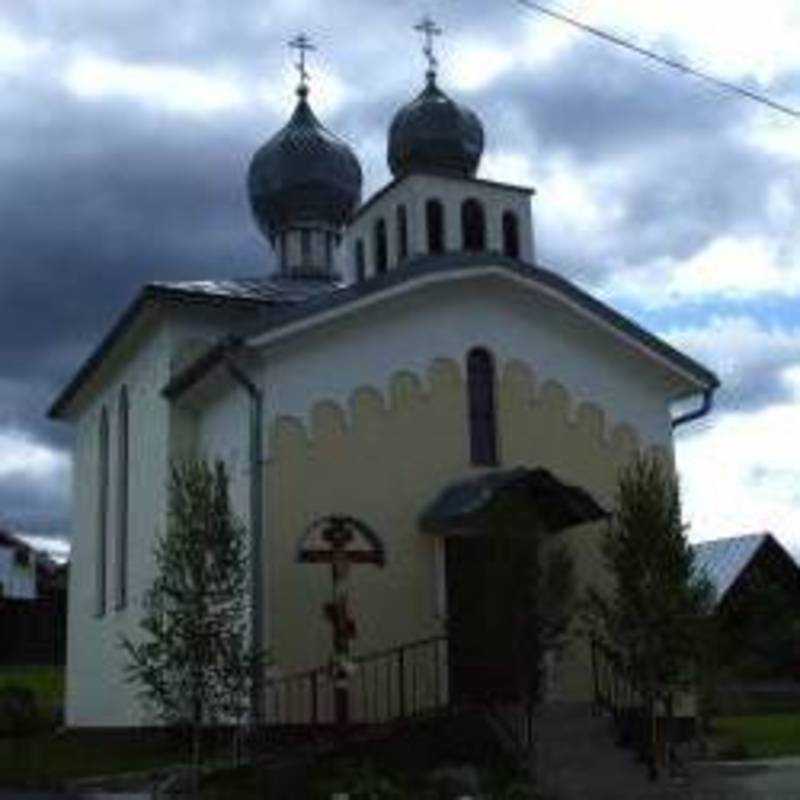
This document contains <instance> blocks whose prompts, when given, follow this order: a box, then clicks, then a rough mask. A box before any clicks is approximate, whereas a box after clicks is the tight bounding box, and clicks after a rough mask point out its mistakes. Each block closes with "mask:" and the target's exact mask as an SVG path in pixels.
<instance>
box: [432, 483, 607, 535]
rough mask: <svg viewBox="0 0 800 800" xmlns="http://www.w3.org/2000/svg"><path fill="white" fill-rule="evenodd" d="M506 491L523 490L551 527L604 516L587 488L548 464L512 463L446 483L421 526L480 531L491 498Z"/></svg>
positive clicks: (441, 530)
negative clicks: (512, 466) (510, 466)
mask: <svg viewBox="0 0 800 800" xmlns="http://www.w3.org/2000/svg"><path fill="white" fill-rule="evenodd" d="M509 492H514V493H515V494H516V493H518V492H520V493H522V494H523V496H524V497H525V498H526V502H530V505H531V508H533V509H535V511H536V513H537V514H538V516H539V518H540V519H541V522H542V524H543V525H544V527H545V529H546V530H547V531H551V532H554V531H559V530H563V529H564V528H571V527H572V526H573V525H580V524H582V523H584V522H595V521H597V520H599V519H604V518H605V517H607V516H608V512H607V511H605V510H604V509H603V508H601V507H600V506H599V505H598V504H597V503H596V502H595V500H594V498H593V497H592V496H591V495H590V494H589V493H588V492H586V491H585V490H583V489H581V488H579V487H577V486H570V485H569V484H565V483H562V482H561V481H560V480H559V479H558V478H557V477H555V475H553V474H552V473H551V472H549V471H548V470H546V469H543V468H541V467H540V468H537V469H529V468H527V467H516V468H515V469H507V470H499V471H494V472H487V473H485V474H483V475H480V476H478V477H476V478H469V479H467V480H463V481H459V482H457V483H453V484H450V485H449V486H446V487H445V488H444V489H442V490H441V492H439V494H438V495H437V496H436V498H435V499H434V500H433V501H432V502H431V503H430V504H429V505H428V506H427V507H426V508H425V509H424V510H423V512H422V514H420V517H419V524H420V528H421V529H422V530H423V531H424V532H425V533H434V534H445V535H447V534H457V535H465V534H466V535H476V534H480V533H481V532H482V530H483V525H482V522H483V521H484V520H485V515H486V513H487V512H488V511H489V510H490V508H491V506H492V504H493V503H494V502H495V500H496V499H497V498H498V497H500V496H502V495H503V494H506V493H509Z"/></svg>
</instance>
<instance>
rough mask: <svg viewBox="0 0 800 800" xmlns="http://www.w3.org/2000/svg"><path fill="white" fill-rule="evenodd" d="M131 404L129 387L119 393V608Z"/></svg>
mask: <svg viewBox="0 0 800 800" xmlns="http://www.w3.org/2000/svg"><path fill="white" fill-rule="evenodd" d="M129 427H130V405H129V401H128V387H127V386H123V387H122V389H121V391H120V394H119V427H118V429H117V436H118V438H117V547H116V551H117V552H116V557H117V560H116V566H117V593H116V607H117V609H120V608H125V605H126V603H127V602H128V505H129V502H128V501H129V498H128V493H129V488H130V487H129V476H128V473H129V468H130V464H129V456H130V436H129Z"/></svg>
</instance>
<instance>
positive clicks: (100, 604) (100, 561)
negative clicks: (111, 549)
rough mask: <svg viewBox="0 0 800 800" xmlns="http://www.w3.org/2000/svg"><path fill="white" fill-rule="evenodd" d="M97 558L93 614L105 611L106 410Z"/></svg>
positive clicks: (99, 462)
mask: <svg viewBox="0 0 800 800" xmlns="http://www.w3.org/2000/svg"><path fill="white" fill-rule="evenodd" d="M96 532H97V543H96V547H97V559H96V561H95V570H96V571H95V614H96V615H97V616H98V617H102V616H103V615H104V614H105V613H106V560H107V559H106V552H107V547H106V539H107V536H108V411H106V409H105V407H103V410H102V411H101V412H100V427H99V430H98V441H97V531H96Z"/></svg>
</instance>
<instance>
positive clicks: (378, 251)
mask: <svg viewBox="0 0 800 800" xmlns="http://www.w3.org/2000/svg"><path fill="white" fill-rule="evenodd" d="M374 237H375V241H374V244H375V272H376V273H377V274H378V275H383V273H384V272H386V269H387V267H388V266H389V256H388V250H387V242H386V220H384V219H383V217H381V218H380V219H379V220H378V221H377V222H376V223H375V230H374Z"/></svg>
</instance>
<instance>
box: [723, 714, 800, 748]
mask: <svg viewBox="0 0 800 800" xmlns="http://www.w3.org/2000/svg"><path fill="white" fill-rule="evenodd" d="M714 733H715V738H716V739H717V740H718V742H719V744H720V747H719V749H720V753H721V754H722V755H724V756H727V757H728V758H776V757H778V756H796V755H800V714H766V715H761V716H755V715H753V716H746V717H720V718H718V719H717V720H716V721H715V722H714Z"/></svg>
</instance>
